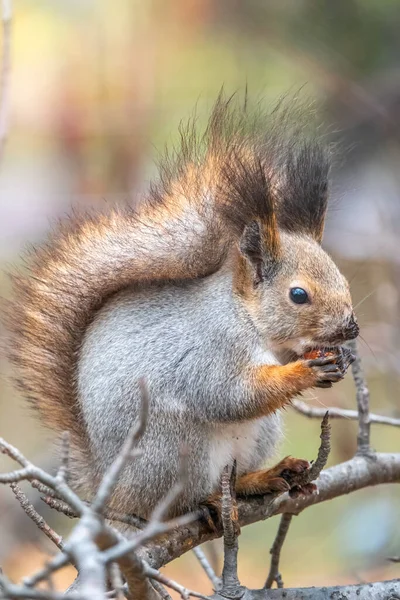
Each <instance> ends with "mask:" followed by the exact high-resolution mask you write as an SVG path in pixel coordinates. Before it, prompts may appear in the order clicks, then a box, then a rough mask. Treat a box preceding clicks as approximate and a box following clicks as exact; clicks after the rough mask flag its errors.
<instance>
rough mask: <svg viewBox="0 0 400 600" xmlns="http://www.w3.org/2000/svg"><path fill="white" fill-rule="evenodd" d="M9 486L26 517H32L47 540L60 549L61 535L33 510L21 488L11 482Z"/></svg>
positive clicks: (61, 544)
mask: <svg viewBox="0 0 400 600" xmlns="http://www.w3.org/2000/svg"><path fill="white" fill-rule="evenodd" d="M10 488H11V489H12V491H13V493H14V495H15V497H16V499H17V500H18V502H19V503H20V505H21V507H22V508H23V510H24V511H25V512H26V514H27V515H28V517H29V518H30V519H32V521H33V522H34V523H35V525H37V527H38V528H39V529H40V530H41V531H43V533H44V534H45V535H47V537H48V538H49V540H51V541H52V542H53V543H54V544H55V545H56V546H57V548H59V549H60V550H62V549H63V547H64V543H63V539H62V537H61V536H60V535H58V533H56V532H55V531H54V530H53V529H52V528H51V527H50V525H48V524H47V523H46V521H45V520H44V519H43V517H42V516H41V515H39V513H38V512H37V511H36V510H35V508H34V506H33V504H32V503H31V502H29V500H28V498H27V497H26V495H25V494H24V493H23V491H22V490H21V488H19V487H18V486H17V484H16V483H12V484H11V485H10Z"/></svg>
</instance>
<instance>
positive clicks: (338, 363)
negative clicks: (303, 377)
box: [304, 347, 355, 388]
mask: <svg viewBox="0 0 400 600" xmlns="http://www.w3.org/2000/svg"><path fill="white" fill-rule="evenodd" d="M304 358H305V359H306V361H305V362H306V365H307V366H308V367H309V368H311V369H312V371H313V373H314V375H315V384H314V385H315V386H316V387H322V388H329V387H332V384H333V383H336V382H337V381H341V380H342V379H343V377H344V376H345V375H346V372H347V369H348V368H349V366H350V365H351V364H352V363H353V362H354V360H355V356H354V354H353V353H352V351H351V350H350V349H349V348H344V347H338V348H329V349H326V350H323V349H321V350H311V351H310V352H306V354H305V355H304Z"/></svg>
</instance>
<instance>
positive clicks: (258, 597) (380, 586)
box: [213, 579, 400, 600]
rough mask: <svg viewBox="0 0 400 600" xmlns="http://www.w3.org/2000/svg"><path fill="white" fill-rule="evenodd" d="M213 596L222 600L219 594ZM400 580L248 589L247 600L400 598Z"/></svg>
mask: <svg viewBox="0 0 400 600" xmlns="http://www.w3.org/2000/svg"><path fill="white" fill-rule="evenodd" d="M213 598H215V599H218V600H222V597H221V596H219V595H217V594H216V595H215V596H213ZM399 598H400V581H399V580H398V579H394V580H392V581H379V582H376V583H361V584H356V585H342V586H341V585H339V586H332V587H319V588H315V587H310V588H285V589H279V590H268V589H262V590H247V591H246V596H245V599H246V600H398V599H399Z"/></svg>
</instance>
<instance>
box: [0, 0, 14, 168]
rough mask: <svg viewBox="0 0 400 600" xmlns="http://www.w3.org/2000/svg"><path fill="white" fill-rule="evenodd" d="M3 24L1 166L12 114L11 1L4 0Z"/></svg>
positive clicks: (0, 75) (0, 104)
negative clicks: (10, 113)
mask: <svg viewBox="0 0 400 600" xmlns="http://www.w3.org/2000/svg"><path fill="white" fill-rule="evenodd" d="M2 13H3V14H2V24H3V52H2V55H3V62H2V65H1V73H0V164H1V163H2V160H3V154H4V147H5V144H6V140H7V135H8V128H9V112H10V106H9V104H10V76H11V27H12V6H11V0H2Z"/></svg>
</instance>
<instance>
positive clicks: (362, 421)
mask: <svg viewBox="0 0 400 600" xmlns="http://www.w3.org/2000/svg"><path fill="white" fill-rule="evenodd" d="M349 346H351V349H352V351H353V353H354V355H355V357H356V359H355V361H354V362H353V364H352V365H351V372H352V374H353V379H354V383H355V386H356V392H357V394H356V397H357V410H358V436H357V453H358V454H369V453H370V452H371V447H370V428H371V422H370V415H369V390H368V387H367V382H366V379H365V376H364V372H363V369H362V365H361V359H360V355H359V353H358V348H357V342H356V341H355V340H352V342H350V344H349Z"/></svg>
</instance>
